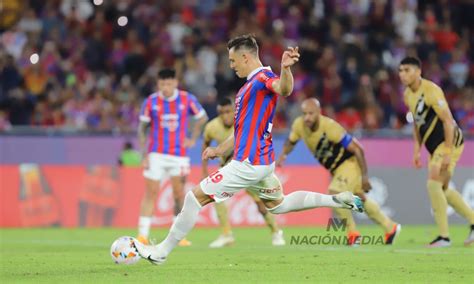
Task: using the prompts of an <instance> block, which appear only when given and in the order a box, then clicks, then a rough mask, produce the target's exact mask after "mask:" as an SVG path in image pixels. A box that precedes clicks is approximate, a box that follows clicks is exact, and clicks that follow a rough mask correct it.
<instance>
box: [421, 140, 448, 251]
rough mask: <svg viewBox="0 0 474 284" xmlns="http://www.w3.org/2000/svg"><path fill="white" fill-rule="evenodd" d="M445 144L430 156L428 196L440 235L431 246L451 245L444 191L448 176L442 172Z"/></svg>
mask: <svg viewBox="0 0 474 284" xmlns="http://www.w3.org/2000/svg"><path fill="white" fill-rule="evenodd" d="M443 148H444V147H443V144H440V145H439V146H438V148H436V150H435V152H434V153H433V155H432V156H431V157H430V162H429V165H428V182H427V189H428V196H429V198H430V202H431V208H432V209H433V215H434V219H435V222H436V225H437V226H438V230H439V235H438V237H436V238H435V239H434V240H433V241H432V242H431V243H430V246H431V247H447V246H450V245H451V240H450V239H449V228H448V215H447V212H446V210H447V209H448V202H447V199H446V195H445V194H444V192H443V183H444V180H445V179H446V177H443V175H442V174H441V163H442V161H443V156H444V153H443Z"/></svg>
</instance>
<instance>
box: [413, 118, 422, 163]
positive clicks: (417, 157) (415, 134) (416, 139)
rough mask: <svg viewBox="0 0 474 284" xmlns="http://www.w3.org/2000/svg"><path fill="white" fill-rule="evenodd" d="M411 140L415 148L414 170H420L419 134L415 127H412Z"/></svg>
mask: <svg viewBox="0 0 474 284" xmlns="http://www.w3.org/2000/svg"><path fill="white" fill-rule="evenodd" d="M413 140H414V142H415V146H414V148H413V164H414V165H415V168H417V169H419V168H421V166H422V165H421V137H420V133H418V130H417V129H416V125H413Z"/></svg>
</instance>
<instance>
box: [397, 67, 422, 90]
mask: <svg viewBox="0 0 474 284" xmlns="http://www.w3.org/2000/svg"><path fill="white" fill-rule="evenodd" d="M398 76H399V77H400V81H401V82H402V84H403V85H405V86H409V85H411V84H413V83H414V82H415V81H416V80H417V79H418V78H420V76H421V70H420V68H418V67H417V66H415V65H410V64H404V65H400V67H398Z"/></svg>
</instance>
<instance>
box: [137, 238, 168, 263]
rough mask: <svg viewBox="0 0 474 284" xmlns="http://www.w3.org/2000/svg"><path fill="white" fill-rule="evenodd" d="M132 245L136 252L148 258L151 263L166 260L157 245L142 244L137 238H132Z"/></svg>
mask: <svg viewBox="0 0 474 284" xmlns="http://www.w3.org/2000/svg"><path fill="white" fill-rule="evenodd" d="M133 245H134V246H135V249H136V250H137V252H138V254H139V255H140V256H141V257H142V258H144V259H146V260H148V261H149V262H150V263H151V264H155V265H157V264H163V263H164V262H165V261H166V255H164V254H163V253H162V252H161V251H160V248H159V245H156V246H152V245H144V244H142V243H141V242H139V241H138V240H134V241H133Z"/></svg>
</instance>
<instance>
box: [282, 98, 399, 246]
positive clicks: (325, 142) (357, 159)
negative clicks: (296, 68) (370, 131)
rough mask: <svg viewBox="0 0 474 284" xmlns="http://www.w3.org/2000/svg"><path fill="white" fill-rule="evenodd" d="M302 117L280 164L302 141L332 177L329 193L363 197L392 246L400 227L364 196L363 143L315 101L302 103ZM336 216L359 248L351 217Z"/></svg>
mask: <svg viewBox="0 0 474 284" xmlns="http://www.w3.org/2000/svg"><path fill="white" fill-rule="evenodd" d="M301 108H302V110H303V115H302V116H300V117H298V118H296V120H295V121H294V122H293V125H292V127H291V132H290V135H289V137H288V139H287V140H286V142H285V145H284V147H283V152H282V153H281V155H280V157H279V158H278V161H277V166H281V165H282V164H283V162H284V161H285V160H286V157H287V155H288V154H289V153H291V151H293V148H294V147H295V145H296V143H298V141H299V140H300V139H302V140H303V141H304V142H305V144H306V146H307V147H308V149H309V150H310V151H311V152H312V153H313V155H314V156H315V157H316V159H318V161H319V162H320V163H321V165H323V166H324V167H325V168H326V169H327V170H329V172H330V173H331V176H332V181H331V183H330V185H329V193H331V194H337V193H340V192H342V191H344V190H350V191H351V192H353V193H354V194H356V195H358V196H359V197H361V198H362V200H363V202H364V210H365V213H366V214H367V216H369V218H370V219H372V221H374V222H375V223H377V224H379V225H380V226H381V227H382V228H383V230H384V231H385V244H387V245H391V244H392V243H393V241H394V240H395V238H396V237H397V236H398V234H399V232H400V230H401V226H400V224H396V223H395V222H393V221H392V220H391V219H390V218H389V217H387V216H386V215H385V214H384V213H383V212H382V211H381V210H380V207H379V206H378V205H377V203H375V202H374V201H373V200H372V199H370V198H368V197H367V196H365V192H369V190H370V189H371V185H370V183H369V178H368V176H367V163H366V161H365V156H364V150H363V148H362V145H361V144H360V142H359V141H358V140H357V139H356V138H355V137H352V136H351V135H350V134H348V133H347V132H346V131H345V129H344V128H343V127H342V126H341V125H340V124H339V123H337V122H336V121H334V120H332V119H330V118H329V117H326V116H324V115H321V106H320V104H319V101H318V100H317V99H315V98H310V99H306V100H304V101H303V103H302V105H301ZM334 211H335V213H336V214H337V215H338V216H339V218H341V219H345V220H346V222H347V235H348V245H358V244H359V242H360V238H361V236H360V233H359V232H358V231H357V230H356V225H355V222H354V219H353V218H352V214H351V212H350V211H348V210H344V209H342V208H334Z"/></svg>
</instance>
